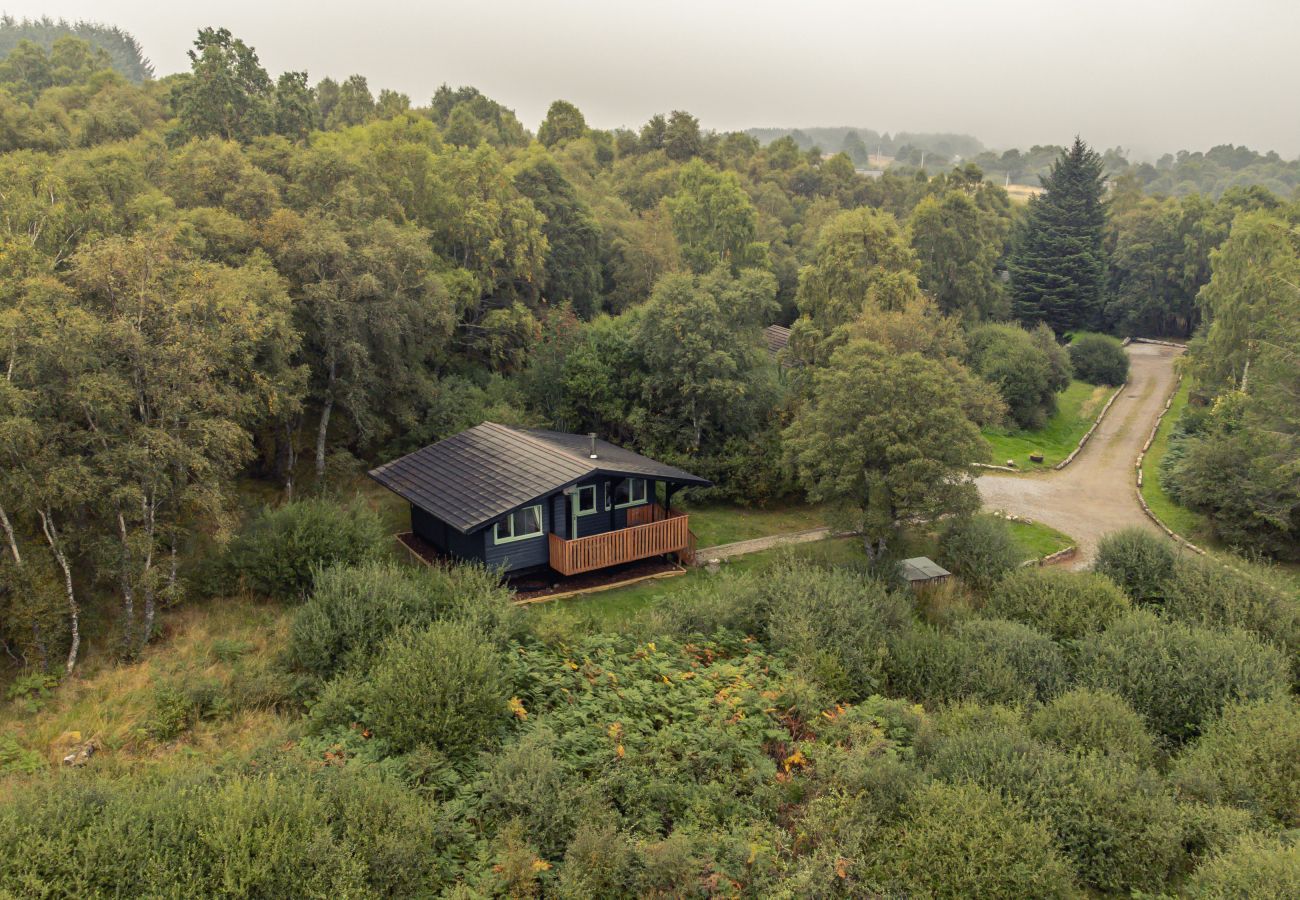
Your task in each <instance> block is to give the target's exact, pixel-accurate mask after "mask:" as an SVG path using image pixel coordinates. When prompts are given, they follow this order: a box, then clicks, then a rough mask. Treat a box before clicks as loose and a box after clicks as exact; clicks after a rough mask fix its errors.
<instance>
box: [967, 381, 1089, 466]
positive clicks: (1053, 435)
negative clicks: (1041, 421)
mask: <svg viewBox="0 0 1300 900" xmlns="http://www.w3.org/2000/svg"><path fill="white" fill-rule="evenodd" d="M1114 392H1115V389H1114V388H1111V387H1106V386H1104V385H1101V386H1098V385H1092V384H1088V383H1087V382H1083V381H1074V382H1071V384H1070V386H1069V387H1068V388H1066V389H1065V390H1064V391H1062V392H1061V393H1060V394H1058V395H1057V396H1056V414H1055V415H1053V416H1052V418H1051V419H1049V420H1048V422H1047V424H1046V425H1044V426H1043V427H1042V428H1037V429H1033V430H1030V431H1020V430H1012V431H1008V430H1004V429H999V428H986V429H984V439H985V440H987V441H988V442H989V446H990V447H991V448H992V452H991V453H990V455H989V459H988V461H989V462H991V463H995V464H997V465H999V466H1001V465H1006V462H1007V460H1009V459H1010V460H1015V463H1016V466H1017V467H1018V468H1020V469H1023V470H1025V471H1034V470H1042V469H1048V468H1051V467H1052V466H1054V465H1055V464H1056V463H1058V462H1060V461H1061V460H1063V459H1065V458H1066V457H1067V456H1069V455H1070V453H1071V451H1073V450H1074V448H1075V447H1076V446H1078V444H1079V440H1080V439H1081V438H1082V437H1083V435H1084V433H1085V432H1086V431H1087V430H1088V429H1089V428H1091V427H1092V423H1093V422H1094V421H1095V420H1096V418H1097V415H1098V413H1100V412H1101V409H1102V407H1103V406H1105V405H1106V400H1107V399H1108V398H1109V397H1110V395H1111V394H1113V393H1114ZM1035 451H1039V452H1041V453H1042V454H1043V461H1042V462H1041V463H1036V462H1030V461H1029V454H1031V453H1033V452H1035Z"/></svg>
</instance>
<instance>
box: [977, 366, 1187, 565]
mask: <svg viewBox="0 0 1300 900" xmlns="http://www.w3.org/2000/svg"><path fill="white" fill-rule="evenodd" d="M1127 349H1128V355H1129V361H1130V364H1131V366H1130V371H1129V383H1128V387H1126V388H1125V389H1124V391H1123V393H1121V394H1120V395H1119V397H1118V398H1116V400H1115V404H1114V405H1113V406H1112V407H1111V410H1110V412H1109V413H1107V414H1106V418H1105V419H1103V420H1102V423H1101V426H1100V427H1098V429H1097V431H1096V432H1095V433H1094V434H1093V436H1092V440H1090V441H1089V442H1088V445H1087V446H1086V447H1085V448H1084V449H1083V452H1082V453H1080V454H1079V455H1078V456H1077V457H1075V459H1074V462H1072V463H1071V464H1070V465H1068V466H1066V467H1065V468H1064V469H1062V470H1060V471H1059V472H1058V471H1050V472H1043V473H1034V474H1025V475H1003V474H1001V473H999V474H989V475H982V476H980V477H979V478H977V479H976V484H977V485H978V486H979V491H980V497H981V498H982V499H983V501H984V507H985V508H986V509H989V510H1002V511H1003V512H1006V513H1011V514H1013V515H1017V516H1023V517H1027V518H1030V519H1033V520H1035V521H1037V522H1042V523H1043V524H1045V525H1050V526H1051V527H1053V528H1055V529H1057V530H1058V531H1063V532H1065V533H1066V534H1068V535H1070V536H1071V537H1072V538H1074V539H1075V541H1077V542H1078V545H1079V554H1078V556H1076V557H1075V558H1074V559H1073V560H1072V561H1071V563H1070V565H1071V567H1072V568H1083V567H1086V566H1088V565H1090V564H1091V563H1092V560H1093V557H1094V556H1095V554H1096V552H1097V541H1098V540H1100V539H1101V536H1102V535H1104V534H1108V533H1109V532H1112V531H1117V530H1118V529H1120V528H1127V527H1129V526H1134V525H1135V526H1137V527H1139V528H1146V529H1149V530H1151V531H1153V532H1157V533H1160V532H1159V529H1157V528H1156V526H1155V525H1154V524H1153V523H1152V522H1151V520H1150V519H1148V518H1147V517H1146V514H1145V513H1143V512H1142V507H1141V506H1139V505H1138V502H1137V495H1136V490H1137V488H1136V486H1135V482H1134V471H1133V463H1134V460H1136V459H1137V455H1138V452H1139V451H1140V450H1141V449H1142V445H1143V444H1144V443H1145V442H1146V439H1147V437H1148V436H1150V434H1151V427H1152V425H1154V424H1155V421H1156V417H1157V416H1158V415H1160V410H1161V409H1163V408H1164V405H1165V400H1166V399H1168V397H1169V393H1170V391H1172V390H1173V388H1174V381H1175V374H1174V360H1175V359H1177V357H1178V356H1179V355H1180V354H1181V353H1182V352H1183V351H1182V349H1181V348H1174V347H1164V346H1159V345H1156V344H1137V343H1134V344H1129V346H1128V348H1127Z"/></svg>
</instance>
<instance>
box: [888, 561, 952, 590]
mask: <svg viewBox="0 0 1300 900" xmlns="http://www.w3.org/2000/svg"><path fill="white" fill-rule="evenodd" d="M898 567H899V571H900V572H901V574H902V576H903V577H904V578H906V579H907V581H908V583H909V584H911V585H912V587H914V588H919V587H929V586H930V585H934V584H942V583H943V582H945V581H947V580H948V579H949V578H951V577H952V573H951V572H949V571H948V570H947V569H945V568H944V567H943V566H941V565H939V564H938V563H937V562H935V561H934V560H932V559H930V557H928V556H914V557H912V558H911V559H905V560H903V561H902V562H901V563H899V564H898Z"/></svg>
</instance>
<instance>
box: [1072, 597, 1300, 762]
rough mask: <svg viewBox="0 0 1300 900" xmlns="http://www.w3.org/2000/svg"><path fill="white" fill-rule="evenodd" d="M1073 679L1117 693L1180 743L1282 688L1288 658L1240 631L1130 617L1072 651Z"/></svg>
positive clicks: (1148, 616) (1140, 614) (1139, 614)
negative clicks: (1226, 711) (1229, 709)
mask: <svg viewBox="0 0 1300 900" xmlns="http://www.w3.org/2000/svg"><path fill="white" fill-rule="evenodd" d="M1078 650H1079V660H1078V668H1079V677H1080V680H1081V681H1083V682H1084V683H1085V684H1089V685H1091V686H1093V687H1096V688H1103V689H1108V690H1112V691H1115V692H1116V693H1117V694H1119V695H1120V696H1121V697H1123V698H1124V699H1125V700H1127V701H1128V702H1129V703H1130V704H1131V705H1132V707H1133V708H1134V709H1135V710H1137V711H1138V712H1139V713H1140V714H1141V715H1142V716H1143V717H1144V718H1145V719H1146V721H1147V723H1148V724H1149V725H1150V726H1151V727H1152V728H1153V729H1155V731H1156V732H1157V733H1159V734H1160V735H1162V736H1163V737H1165V738H1167V739H1168V740H1170V741H1173V742H1175V743H1181V742H1183V741H1185V740H1187V739H1188V738H1191V737H1194V736H1196V735H1197V734H1199V733H1200V731H1201V729H1202V727H1203V726H1204V725H1205V724H1207V723H1208V722H1209V721H1210V720H1211V719H1213V718H1215V717H1216V716H1217V715H1218V714H1219V712H1220V711H1221V710H1222V709H1223V707H1224V706H1225V705H1227V704H1229V703H1232V702H1234V701H1237V700H1251V699H1256V698H1261V697H1268V696H1272V695H1273V694H1275V693H1277V692H1279V691H1283V690H1285V689H1286V686H1287V684H1288V680H1289V679H1288V678H1287V666H1286V660H1285V659H1284V658H1283V657H1282V654H1281V653H1280V652H1278V651H1277V650H1276V649H1274V648H1273V647H1271V646H1269V645H1267V644H1262V643H1260V642H1259V641H1258V640H1257V639H1256V638H1255V637H1254V636H1252V635H1250V634H1248V633H1246V632H1244V631H1241V630H1239V629H1222V630H1211V629H1207V628H1199V627H1196V626H1193V625H1187V624H1185V623H1183V622H1166V621H1161V620H1160V619H1159V618H1157V617H1156V616H1155V615H1153V614H1151V613H1149V612H1145V611H1136V612H1133V613H1130V614H1129V615H1128V616H1126V617H1125V618H1123V619H1121V620H1119V621H1117V622H1116V623H1115V624H1114V625H1112V626H1111V627H1110V628H1108V629H1107V630H1106V631H1104V632H1102V633H1100V634H1095V635H1090V636H1089V637H1087V638H1085V639H1084V640H1083V641H1081V642H1080V643H1079V645H1078Z"/></svg>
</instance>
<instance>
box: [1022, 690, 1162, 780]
mask: <svg viewBox="0 0 1300 900" xmlns="http://www.w3.org/2000/svg"><path fill="white" fill-rule="evenodd" d="M1029 733H1030V734H1032V735H1033V736H1034V738H1035V739H1037V740H1039V741H1042V742H1043V743H1045V744H1048V745H1051V746H1054V747H1058V748H1059V749H1061V750H1067V751H1070V752H1074V753H1099V754H1104V755H1110V756H1121V757H1125V758H1127V759H1129V760H1131V761H1133V762H1136V763H1146V764H1149V763H1151V762H1152V761H1154V759H1155V752H1156V745H1155V739H1154V738H1153V737H1152V736H1151V732H1149V731H1148V730H1147V727H1146V724H1145V723H1144V722H1143V721H1142V717H1141V716H1139V715H1138V714H1137V713H1136V712H1134V711H1133V708H1132V707H1131V706H1129V705H1128V704H1127V703H1125V702H1124V698H1123V697H1120V696H1119V695H1118V694H1114V693H1112V692H1110V691H1098V690H1090V689H1088V688H1076V689H1075V690H1072V691H1068V692H1067V693H1064V694H1061V695H1060V696H1059V697H1056V698H1055V699H1053V700H1052V702H1050V703H1048V704H1047V705H1046V706H1042V707H1040V708H1038V709H1036V710H1034V712H1033V713H1032V714H1031V715H1030V717H1029Z"/></svg>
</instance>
